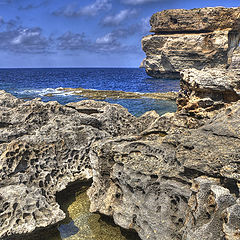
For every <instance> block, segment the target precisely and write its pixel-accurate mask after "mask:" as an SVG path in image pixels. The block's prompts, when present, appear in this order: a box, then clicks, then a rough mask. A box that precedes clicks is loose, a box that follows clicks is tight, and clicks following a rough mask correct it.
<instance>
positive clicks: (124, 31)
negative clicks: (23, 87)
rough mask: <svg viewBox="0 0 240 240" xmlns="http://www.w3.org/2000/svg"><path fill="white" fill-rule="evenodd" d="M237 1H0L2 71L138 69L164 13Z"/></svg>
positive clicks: (226, 5)
mask: <svg viewBox="0 0 240 240" xmlns="http://www.w3.org/2000/svg"><path fill="white" fill-rule="evenodd" d="M214 6H225V7H238V6H240V3H239V0H224V1H223V0H220V1H215V0H208V1H206V0H0V59H1V60H0V68H22V67H27V68H31V67H49V68H51V67H138V66H139V65H140V63H141V61H142V59H143V58H144V57H145V54H144V52H143V51H142V49H141V38H142V37H143V36H146V35H148V34H150V33H149V30H150V25H149V19H150V17H151V16H152V14H153V13H155V12H158V11H162V10H165V9H173V8H174V9H177V8H185V9H191V8H199V7H214Z"/></svg>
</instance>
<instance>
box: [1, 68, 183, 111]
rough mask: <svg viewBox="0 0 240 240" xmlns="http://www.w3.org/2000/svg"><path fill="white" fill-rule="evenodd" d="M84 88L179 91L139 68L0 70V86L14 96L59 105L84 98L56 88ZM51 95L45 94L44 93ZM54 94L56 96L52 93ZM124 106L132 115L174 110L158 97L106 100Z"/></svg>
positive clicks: (173, 82) (173, 83)
mask: <svg viewBox="0 0 240 240" xmlns="http://www.w3.org/2000/svg"><path fill="white" fill-rule="evenodd" d="M60 87H66V88H79V87H80V88H85V89H97V90H121V91H125V92H141V93H146V92H168V91H178V90H179V81H178V80H166V79H153V78H150V77H148V76H147V74H146V73H145V71H144V69H139V68H56V69H54V68H53V69H52V68H48V69H46V68H45V69H0V89H3V90H6V91H7V92H10V93H12V94H13V95H15V96H17V97H20V98H25V99H32V98H35V97H41V98H42V100H43V101H58V102H59V103H61V104H66V103H69V102H76V101H80V100H84V99H86V98H82V97H80V96H74V95H69V94H67V93H63V92H61V93H59V91H58V88H60ZM51 93H52V94H53V97H47V96H45V95H46V94H51ZM54 93H57V95H54ZM105 101H107V102H110V103H118V104H121V105H122V106H124V107H125V108H127V109H128V110H129V112H131V113H132V114H134V115H137V116H139V115H141V114H143V113H145V112H146V111H149V110H156V111H157V112H158V113H159V114H163V113H165V112H168V111H171V112H173V111H175V110H176V104H175V103H174V102H172V101H162V100H159V99H106V100H105Z"/></svg>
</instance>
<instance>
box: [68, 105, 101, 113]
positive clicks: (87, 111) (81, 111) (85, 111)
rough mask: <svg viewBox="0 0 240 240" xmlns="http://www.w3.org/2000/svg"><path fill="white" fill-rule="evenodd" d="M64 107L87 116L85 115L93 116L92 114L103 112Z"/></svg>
mask: <svg viewBox="0 0 240 240" xmlns="http://www.w3.org/2000/svg"><path fill="white" fill-rule="evenodd" d="M66 107H69V108H72V109H74V110H76V111H77V112H79V113H84V114H87V115H91V114H94V113H103V111H99V110H97V109H93V108H92V109H91V108H88V109H84V108H81V109H80V108H76V107H73V106H68V105H67V106H66Z"/></svg>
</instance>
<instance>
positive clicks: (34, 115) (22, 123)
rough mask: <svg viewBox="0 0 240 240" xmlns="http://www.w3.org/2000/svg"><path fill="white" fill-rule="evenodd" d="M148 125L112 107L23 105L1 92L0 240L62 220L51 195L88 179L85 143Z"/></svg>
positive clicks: (93, 104) (86, 103)
mask: <svg viewBox="0 0 240 240" xmlns="http://www.w3.org/2000/svg"><path fill="white" fill-rule="evenodd" d="M154 120H155V116H154V117H152V116H151V115H149V116H148V117H147V119H144V120H143V119H142V120H141V119H138V118H136V117H134V116H132V115H131V114H130V113H129V112H128V111H127V110H126V109H124V108H123V107H121V106H120V105H117V104H115V105H114V104H109V103H105V102H95V101H90V100H89V101H82V102H79V103H70V104H67V105H66V106H62V105H60V104H59V103H57V102H48V103H43V102H41V101H39V99H35V100H33V101H27V102H24V101H22V100H19V99H17V98H15V97H13V96H12V95H10V94H8V93H6V92H4V91H1V92H0V129H1V131H0V238H1V239H9V240H12V239H15V237H16V238H19V237H23V239H24V238H25V236H27V234H29V233H33V232H35V231H36V230H39V229H41V228H43V227H48V226H51V225H54V224H56V223H58V222H59V221H60V220H62V219H64V217H65V214H64V213H63V212H62V210H60V208H59V205H58V204H57V202H56V193H57V192H59V191H61V190H63V189H65V188H66V187H67V186H68V184H70V183H73V182H75V181H81V180H86V179H89V178H91V177H92V168H91V166H90V161H89V151H90V148H91V144H92V143H93V142H94V141H97V140H100V139H103V138H107V137H113V136H121V135H128V134H138V133H139V132H141V131H143V130H145V129H146V128H147V126H148V124H151V122H152V121H154Z"/></svg>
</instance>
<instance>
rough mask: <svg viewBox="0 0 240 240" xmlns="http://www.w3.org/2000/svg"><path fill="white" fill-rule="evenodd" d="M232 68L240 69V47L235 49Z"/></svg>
mask: <svg viewBox="0 0 240 240" xmlns="http://www.w3.org/2000/svg"><path fill="white" fill-rule="evenodd" d="M229 68H230V69H238V70H239V69H240V47H238V48H236V49H235V50H234V51H233V55H232V61H231V65H230V67H229Z"/></svg>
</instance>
